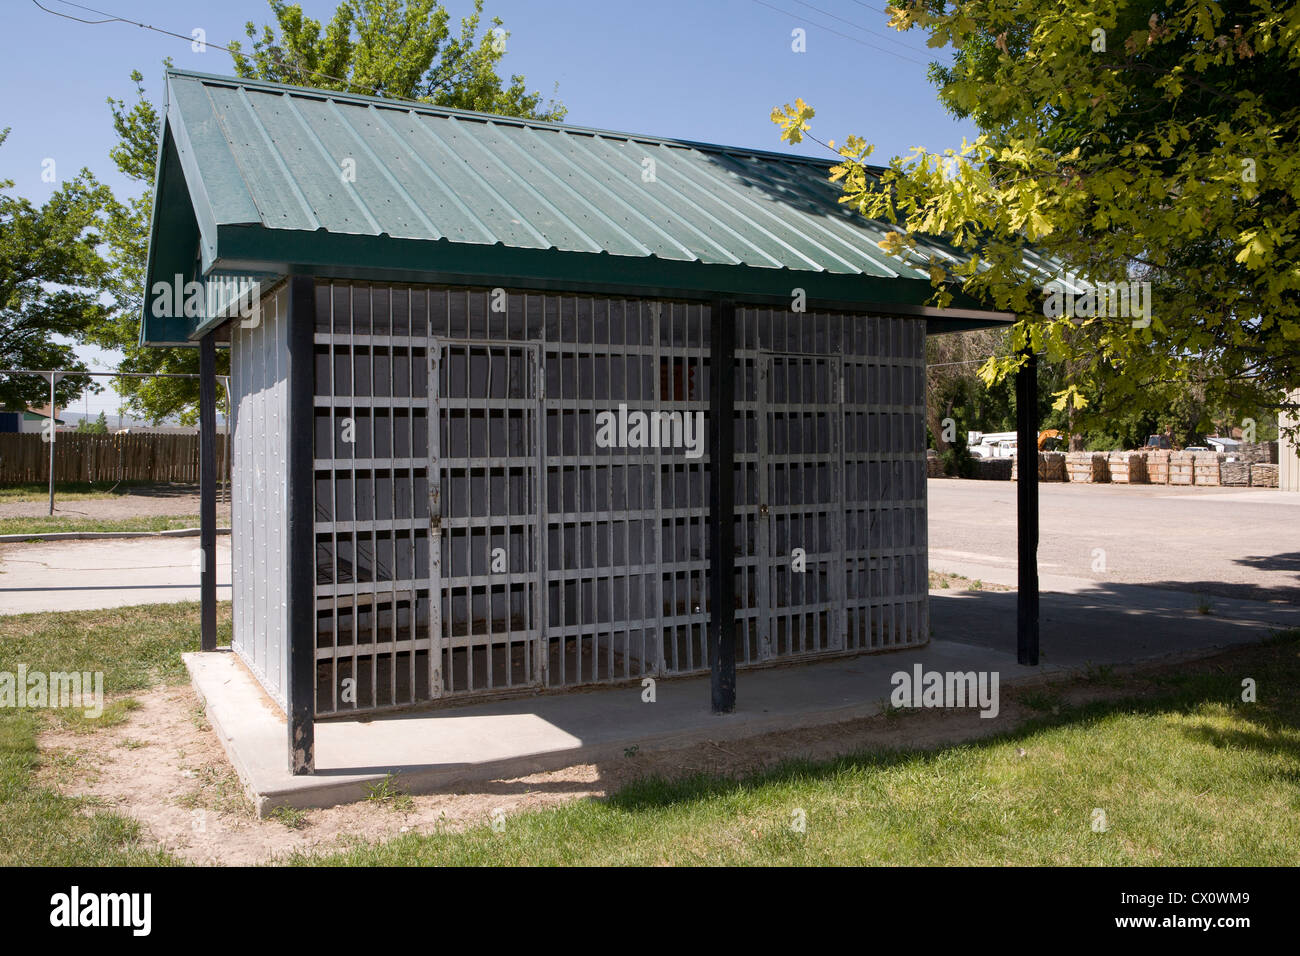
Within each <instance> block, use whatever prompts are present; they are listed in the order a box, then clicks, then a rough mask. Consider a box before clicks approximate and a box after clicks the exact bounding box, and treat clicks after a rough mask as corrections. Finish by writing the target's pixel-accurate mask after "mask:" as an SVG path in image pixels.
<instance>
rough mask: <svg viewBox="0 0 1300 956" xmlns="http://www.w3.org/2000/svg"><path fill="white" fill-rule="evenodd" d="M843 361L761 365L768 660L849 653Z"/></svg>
mask: <svg viewBox="0 0 1300 956" xmlns="http://www.w3.org/2000/svg"><path fill="white" fill-rule="evenodd" d="M841 373H842V363H841V361H840V359H839V357H837V356H833V355H794V354H777V353H771V354H767V355H764V356H763V357H762V358H761V359H760V361H759V363H758V462H759V466H758V489H759V491H758V495H759V507H758V511H759V518H758V527H757V534H756V550H757V552H758V556H759V565H758V581H757V585H758V586H757V591H758V605H759V614H758V637H759V641H758V644H759V655H760V657H761V658H763V659H769V660H770V659H776V658H784V657H797V656H803V655H809V654H818V653H823V652H833V651H839V650H842V649H843V648H844V613H843V607H844V579H845V575H844V521H843V501H844V467H843V442H842V432H843V425H844V416H843V410H842V408H841V402H842V391H843V389H842V384H841V383H842V379H841Z"/></svg>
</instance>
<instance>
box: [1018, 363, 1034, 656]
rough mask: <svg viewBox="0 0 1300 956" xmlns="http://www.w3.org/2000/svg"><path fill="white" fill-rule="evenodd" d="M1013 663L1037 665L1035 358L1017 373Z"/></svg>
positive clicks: (1022, 366)
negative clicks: (1014, 648)
mask: <svg viewBox="0 0 1300 956" xmlns="http://www.w3.org/2000/svg"><path fill="white" fill-rule="evenodd" d="M1016 455H1017V457H1018V458H1019V459H1020V460H1019V461H1018V462H1017V467H1016V544H1017V547H1016V558H1017V560H1016V566H1017V571H1018V574H1017V578H1018V581H1017V583H1018V586H1019V590H1018V592H1017V594H1016V659H1017V660H1018V661H1019V662H1020V663H1021V664H1030V665H1036V664H1037V663H1038V358H1037V357H1036V356H1035V355H1034V353H1033V352H1032V351H1030V350H1026V352H1025V361H1024V364H1023V365H1021V366H1020V371H1019V372H1017V373H1016Z"/></svg>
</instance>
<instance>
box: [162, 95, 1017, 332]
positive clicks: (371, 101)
mask: <svg viewBox="0 0 1300 956" xmlns="http://www.w3.org/2000/svg"><path fill="white" fill-rule="evenodd" d="M165 117H166V118H165V125H164V133H163V137H162V142H161V144H160V152H159V161H158V180H157V187H156V188H157V194H156V201H155V206H154V209H155V212H154V222H153V226H152V232H151V237H150V251H149V268H148V286H147V288H146V292H148V290H149V289H152V288H153V287H154V283H156V282H158V281H171V280H172V277H173V276H174V275H181V276H182V277H184V278H185V279H187V280H189V279H201V278H202V277H205V276H211V275H214V274H222V275H224V274H232V273H235V274H263V275H268V274H269V275H283V274H288V273H290V272H302V273H307V274H317V275H333V276H344V277H353V278H362V279H364V278H371V279H377V280H387V281H427V282H445V283H449V284H472V285H488V286H505V287H508V288H525V289H527V288H532V289H552V290H557V291H568V292H591V293H593V294H623V295H656V296H665V297H684V298H698V297H702V296H709V295H715V294H717V295H728V296H732V297H735V298H737V299H747V300H751V301H763V300H772V301H781V300H784V301H789V298H790V296H791V290H792V289H794V288H796V287H798V288H803V289H804V290H805V293H806V295H807V297H808V300H809V302H810V303H823V304H826V305H827V306H829V305H830V304H832V303H833V304H836V305H838V306H840V307H854V306H856V307H859V308H869V307H875V308H880V307H883V306H897V307H899V308H900V309H902V308H908V309H910V310H912V311H916V312H917V314H930V315H932V321H943V320H942V319H941V316H947V320H946V321H948V322H950V323H951V324H952V327H958V326H970V327H974V326H976V325H988V324H993V323H995V322H998V321H1000V320H1001V321H1005V318H1006V317H1001V318H1000V317H999V316H998V314H996V313H979V312H978V310H977V309H976V308H975V306H976V304H975V303H973V302H969V301H966V302H963V305H964V306H965V307H966V308H965V309H959V310H951V311H948V310H945V312H943V313H938V312H937V311H935V310H922V307H923V305H924V303H925V302H926V301H927V300H928V299H929V297H930V295H931V291H932V290H931V287H930V280H929V276H928V274H927V273H926V272H924V271H923V266H924V263H922V264H921V267H912V266H908V265H904V264H903V263H901V262H899V260H897V259H895V258H893V257H890V256H887V255H886V254H885V253H884V252H883V251H882V250H881V248H880V245H879V243H880V240H881V238H883V236H884V235H885V234H886V232H887V231H888V230H890V229H892V228H894V227H892V226H890V225H889V224H887V223H882V222H873V221H870V220H865V219H863V218H862V217H860V216H858V215H856V214H854V213H852V212H850V211H849V210H847V209H845V208H844V206H843V205H841V204H840V203H839V202H838V198H839V196H840V195H841V193H840V190H839V188H838V187H837V186H835V185H834V184H832V183H830V182H828V180H827V170H828V169H829V167H830V166H831V165H833V163H832V162H831V161H819V160H814V159H808V158H805V157H802V156H793V155H788V154H782V153H772V152H763V151H757V150H749V149H739V148H730V147H724V146H713V145H708V144H702V143H692V142H684V141H680V140H669V139H660V138H655V137H649V136H637V135H632V134H628V133H615V132H610V131H606V130H595V129H585V128H582V127H576V126H563V125H558V124H554V123H544V122H538V121H533V120H522V119H517V118H511V117H502V116H494V115H489V114H482V113H470V112H465V111H461V110H452V109H444V108H441V107H434V106H429V105H426V104H422V103H414V102H409V101H405V100H392V99H382V98H376V97H366V96H354V95H346V94H341V93H335V92H330V91H324V90H316V89H308V88H302V87H293V86H285V85H281V84H276V83H263V82H255V81H249V80H238V79H232V78H229V77H218V76H209V75H206V74H199V73H190V72H183V71H169V72H168V74H167V106H166V111H165ZM925 252H926V253H927V254H928V255H930V256H932V257H934V258H935V259H937V260H939V261H951V260H952V259H953V256H952V254H951V252H949V251H948V250H947V249H945V248H944V247H942V246H941V245H939V244H932V245H930V246H928V247H926V248H925ZM143 319H144V322H143V325H142V329H141V338H142V341H144V342H146V343H148V344H182V343H192V342H193V340H194V338H195V336H196V334H199V333H202V332H204V331H206V330H207V328H209V327H211V326H212V325H213V324H215V323H217V322H218V321H219V319H220V316H214V315H203V316H197V317H196V316H193V315H191V316H190V317H188V318H185V317H171V318H167V317H162V318H160V317H157V316H155V315H153V314H152V313H151V309H150V296H148V295H146V305H145V311H144V316H143Z"/></svg>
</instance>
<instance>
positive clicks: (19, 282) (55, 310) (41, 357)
mask: <svg viewBox="0 0 1300 956" xmlns="http://www.w3.org/2000/svg"><path fill="white" fill-rule="evenodd" d="M8 137H9V130H8V129H7V128H6V129H4V130H2V131H0V146H2V145H3V144H4V141H5V140H6V139H7V138H8ZM13 185H14V184H13V181H12V180H4V181H0V368H26V369H60V368H76V369H84V368H85V365H83V364H82V363H81V362H80V360H78V359H77V357H76V354H75V353H74V352H73V349H72V346H71V345H63V344H59V343H57V342H55V341H53V339H54V337H55V336H63V337H68V338H74V337H77V336H80V335H83V334H84V333H85V331H86V330H87V329H88V328H89V327H90V326H92V325H93V324H94V323H96V322H97V321H99V320H100V319H101V318H102V317H103V315H104V313H105V311H106V310H105V309H104V307H103V306H102V305H100V303H99V301H98V291H97V290H98V287H99V284H100V282H101V281H102V279H103V274H104V263H103V260H101V259H100V257H99V255H98V254H97V252H96V246H97V245H98V244H99V242H100V228H101V226H102V222H101V219H100V214H99V210H100V209H101V208H102V206H103V204H104V201H105V198H106V196H105V191H104V189H103V187H101V186H98V185H97V184H96V183H95V182H94V179H93V177H92V176H91V174H90V172H89V170H85V169H83V170H82V171H81V172H80V173H79V174H78V175H77V177H76V178H75V179H72V180H68V181H66V182H64V183H63V184H62V185H61V186H59V188H58V189H57V190H56V191H55V193H54V195H53V196H51V197H50V199H49V201H47V202H46V203H45V204H44V205H42V206H40V207H39V208H38V207H36V206H34V205H32V203H31V202H30V201H29V200H27V199H22V198H20V197H17V196H14V195H11V194H10V193H9V190H11V189H12V188H13ZM88 387H90V388H93V387H94V386H93V385H92V384H91V379H90V378H88V377H86V376H68V377H67V378H64V379H62V380H61V381H59V382H58V384H57V385H56V386H55V402H56V404H59V405H67V404H68V403H70V402H71V401H73V400H74V399H76V398H77V396H79V395H81V394H82V393H83V392H84V391H85V390H86V389H87V388H88ZM49 400H50V386H49V381H48V380H47V379H42V378H39V377H37V376H34V375H4V376H0V406H6V405H8V406H14V407H18V408H22V407H26V406H27V405H34V404H44V403H46V402H48V401H49Z"/></svg>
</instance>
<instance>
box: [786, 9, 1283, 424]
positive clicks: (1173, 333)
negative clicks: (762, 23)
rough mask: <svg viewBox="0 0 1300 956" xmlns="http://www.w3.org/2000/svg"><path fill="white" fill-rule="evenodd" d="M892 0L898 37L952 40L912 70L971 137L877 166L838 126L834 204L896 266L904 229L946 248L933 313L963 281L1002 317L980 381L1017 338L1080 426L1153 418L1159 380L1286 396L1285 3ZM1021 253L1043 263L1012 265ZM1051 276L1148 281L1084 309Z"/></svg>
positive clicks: (1238, 411)
mask: <svg viewBox="0 0 1300 956" xmlns="http://www.w3.org/2000/svg"><path fill="white" fill-rule="evenodd" d="M894 2H895V3H896V6H895V7H894V8H892V23H893V25H894V26H895V27H896V28H898V29H900V30H909V29H913V28H917V29H922V30H925V31H927V32H928V34H929V37H928V42H929V44H930V45H931V46H935V47H940V46H945V45H952V46H953V47H954V48H955V50H956V53H955V56H954V59H953V62H952V65H951V66H949V67H941V66H938V65H935V66H933V67H932V68H931V78H932V80H933V81H934V82H935V83H936V84H937V86H938V89H939V97H940V100H941V101H942V102H943V103H944V105H945V106H946V107H947V108H948V109H949V110H951V111H952V112H953V113H954V114H956V115H958V116H967V117H970V118H971V119H973V120H974V122H975V123H976V125H977V127H978V129H979V136H978V137H977V138H976V139H975V141H974V142H973V143H965V144H963V146H962V147H961V148H960V149H949V150H945V151H943V152H932V151H930V150H927V149H922V148H918V149H916V150H914V151H913V152H912V153H911V154H910V155H909V156H907V157H905V158H897V157H896V158H894V159H893V160H892V161H891V163H890V165H889V167H888V168H884V169H882V168H879V167H872V166H869V165H868V164H867V162H866V160H867V158H868V157H869V156H870V154H871V147H870V146H869V145H868V144H867V143H866V142H865V141H864V140H863V139H861V138H860V137H850V138H849V139H848V140H846V141H845V143H844V144H843V145H842V146H840V147H839V148H838V149H837V153H838V154H839V155H840V157H841V160H842V161H841V162H840V164H839V165H838V166H837V167H836V169H835V171H834V172H833V174H832V178H833V179H835V180H836V181H837V182H839V183H841V184H842V186H843V189H844V195H843V197H842V201H843V202H846V203H848V204H849V205H850V206H851V207H852V208H854V209H856V210H858V211H859V212H861V213H862V214H864V215H867V216H871V217H883V218H886V219H889V220H891V221H894V222H898V223H899V224H900V225H901V226H902V230H901V231H900V233H898V234H894V235H893V236H891V237H889V240H888V244H889V248H890V250H891V251H892V252H894V253H896V254H898V255H901V256H904V257H909V256H910V257H915V256H916V255H918V253H917V243H916V239H917V238H918V237H920V236H937V237H942V238H944V239H945V240H946V241H948V242H949V243H950V244H952V245H953V246H954V247H955V248H956V249H957V250H959V251H960V253H961V259H960V261H959V262H958V263H957V264H955V265H951V266H946V267H945V266H943V265H940V264H939V263H926V264H927V265H929V267H930V273H931V278H932V282H933V285H934V287H935V301H936V302H937V303H938V304H946V303H947V302H949V301H951V296H952V293H953V292H954V291H955V290H956V289H958V288H960V289H961V290H963V291H964V292H966V293H968V294H970V295H973V296H975V297H976V298H978V299H980V300H982V301H984V302H987V303H988V304H990V305H991V306H993V307H995V308H999V309H1004V310H1008V311H1013V312H1015V313H1016V315H1017V316H1018V321H1017V323H1016V325H1015V326H1014V327H1013V329H1012V332H1011V346H1012V348H1011V349H1010V350H1009V351H1008V353H1007V354H1006V355H1003V356H999V357H996V358H994V359H992V360H990V362H989V363H988V364H986V365H985V366H984V367H983V368H982V370H981V371H982V374H983V375H984V376H985V378H986V379H987V380H989V381H997V380H1001V379H1003V378H1005V377H1007V376H1008V375H1010V374H1011V373H1013V372H1014V370H1015V369H1016V368H1017V367H1018V366H1019V364H1020V362H1021V361H1022V360H1021V358H1020V356H1019V354H1018V353H1019V352H1020V351H1021V350H1022V349H1023V348H1024V347H1025V346H1030V347H1032V348H1033V349H1034V350H1036V351H1039V352H1041V353H1045V355H1046V358H1047V360H1049V361H1052V362H1067V361H1068V363H1069V364H1068V371H1069V378H1068V380H1067V381H1065V382H1063V383H1062V385H1061V388H1060V390H1059V393H1058V395H1057V405H1058V407H1059V408H1061V409H1067V408H1068V409H1071V410H1074V411H1076V412H1078V413H1079V415H1078V422H1079V423H1080V424H1087V423H1088V422H1089V421H1093V422H1095V421H1096V420H1097V417H1098V416H1099V415H1109V414H1111V413H1113V412H1114V411H1116V410H1117V409H1137V410H1141V411H1146V412H1156V411H1159V410H1160V409H1161V404H1162V403H1163V402H1166V401H1167V400H1168V397H1169V394H1170V390H1171V389H1172V390H1174V391H1175V392H1185V393H1188V394H1193V395H1196V396H1198V397H1199V400H1200V401H1201V402H1202V403H1203V404H1204V405H1205V406H1207V407H1210V408H1215V409H1220V410H1222V412H1223V413H1225V414H1229V415H1233V416H1237V417H1254V418H1257V419H1262V418H1263V417H1264V416H1265V415H1267V414H1269V413H1270V410H1271V409H1277V408H1279V407H1287V406H1285V404H1284V402H1283V401H1282V395H1283V393H1284V392H1285V391H1286V390H1287V389H1288V388H1294V387H1295V386H1296V385H1297V383H1300V262H1298V261H1297V256H1298V254H1300V189H1298V188H1297V183H1300V149H1297V146H1298V140H1300V99H1297V98H1296V96H1295V93H1294V91H1295V88H1296V86H1297V84H1298V83H1300V8H1297V7H1296V6H1294V5H1288V6H1282V5H1276V4H1274V3H1272V2H1271V0H1229V2H1223V3H1211V2H1207V0H1168V2H1167V3H1165V4H1161V5H1155V4H1149V3H1139V2H1133V0H983V2H974V0H959V2H949V0H917V2H903V0H894ZM813 115H814V114H813V110H812V108H811V107H809V106H808V105H807V104H805V103H803V102H802V101H797V102H796V103H795V105H794V106H793V107H790V106H787V107H785V108H783V109H779V110H775V111H774V112H773V119H774V120H776V121H777V122H779V123H780V124H781V125H782V127H783V128H784V132H783V136H784V138H786V139H788V140H790V141H793V142H797V141H798V140H799V139H800V138H801V137H802V135H804V134H805V133H806V131H807V130H808V128H809V121H810V120H811V118H812V116H813ZM828 145H833V143H832V144H828ZM1030 249H1034V250H1037V252H1038V253H1041V254H1043V255H1045V256H1047V257H1048V259H1047V261H1045V262H1044V261H1042V260H1036V262H1037V263H1038V264H1037V265H1036V266H1035V267H1032V268H1031V267H1027V266H1026V260H1025V255H1026V251H1027V250H1030ZM1031 261H1035V260H1031ZM1054 264H1055V265H1054ZM1062 277H1066V278H1069V277H1074V278H1075V280H1076V281H1077V280H1078V279H1083V280H1086V281H1087V282H1090V283H1092V284H1093V285H1094V287H1101V288H1103V289H1106V288H1107V286H1106V285H1105V284H1108V283H1109V284H1113V285H1112V286H1111V287H1110V288H1113V289H1114V290H1115V291H1126V292H1132V291H1134V290H1137V291H1138V292H1139V293H1143V292H1145V291H1147V290H1149V298H1147V299H1146V302H1147V303H1148V304H1149V305H1151V306H1152V307H1151V308H1150V310H1149V314H1148V315H1146V316H1144V315H1141V314H1137V315H1134V314H1130V315H1124V314H1123V310H1122V309H1117V310H1116V311H1117V312H1119V313H1120V314H1118V315H1112V314H1110V309H1109V308H1108V309H1107V310H1106V312H1107V314H1105V315H1100V316H1099V315H1097V314H1096V312H1095V309H1092V308H1091V306H1093V305H1095V304H1096V301H1095V297H1094V298H1092V299H1089V298H1088V297H1084V298H1083V299H1081V300H1080V302H1079V304H1080V308H1078V309H1076V310H1074V313H1073V314H1070V312H1069V311H1068V310H1066V311H1061V312H1057V311H1056V310H1055V308H1054V306H1053V303H1055V304H1057V305H1059V304H1060V303H1061V297H1056V298H1055V299H1050V298H1049V299H1046V300H1045V299H1044V297H1043V295H1042V292H1041V289H1042V286H1043V284H1044V282H1045V281H1046V280H1048V279H1052V278H1056V279H1059V278H1062ZM1132 283H1149V286H1146V287H1142V286H1141V285H1138V286H1133V285H1131V284H1132ZM1085 288H1086V287H1085ZM1108 304H1109V303H1108ZM1128 304H1129V305H1130V313H1132V312H1133V311H1134V310H1133V309H1132V308H1131V307H1132V305H1133V301H1132V299H1130V300H1129V303H1128ZM1137 311H1139V313H1140V310H1137ZM1291 407H1293V406H1291Z"/></svg>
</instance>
